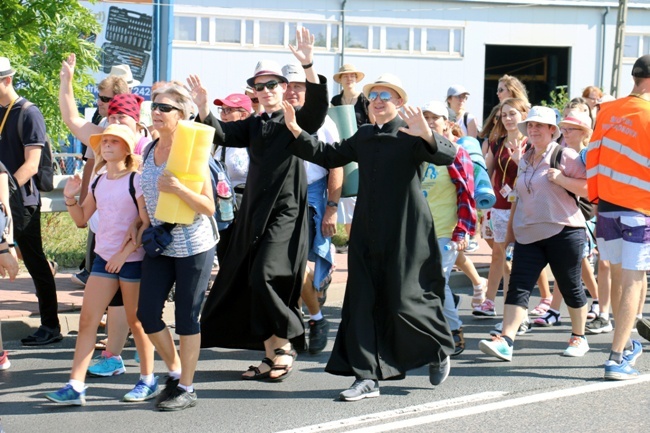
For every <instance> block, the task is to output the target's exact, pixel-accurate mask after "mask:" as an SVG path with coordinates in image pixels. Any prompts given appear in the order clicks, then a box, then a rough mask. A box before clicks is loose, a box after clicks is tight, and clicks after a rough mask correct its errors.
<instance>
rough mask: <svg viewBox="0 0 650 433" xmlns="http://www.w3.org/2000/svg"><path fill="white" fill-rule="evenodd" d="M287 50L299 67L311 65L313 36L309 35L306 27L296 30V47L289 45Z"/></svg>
mask: <svg viewBox="0 0 650 433" xmlns="http://www.w3.org/2000/svg"><path fill="white" fill-rule="evenodd" d="M289 49H290V50H291V52H292V53H293V55H294V56H296V59H298V61H299V62H300V64H301V65H308V64H309V63H312V62H313V60H314V35H312V34H311V33H309V29H307V28H306V27H301V28H299V29H296V47H293V46H292V45H289Z"/></svg>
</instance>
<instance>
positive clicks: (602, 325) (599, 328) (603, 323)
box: [585, 316, 614, 334]
mask: <svg viewBox="0 0 650 433" xmlns="http://www.w3.org/2000/svg"><path fill="white" fill-rule="evenodd" d="M613 329H614V327H613V326H612V321H611V320H610V319H605V318H604V317H603V316H598V317H596V318H595V319H594V320H592V321H591V322H589V323H587V324H586V325H585V332H586V333H587V334H605V333H607V332H612V330H613Z"/></svg>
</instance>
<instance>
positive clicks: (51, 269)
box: [47, 260, 59, 277]
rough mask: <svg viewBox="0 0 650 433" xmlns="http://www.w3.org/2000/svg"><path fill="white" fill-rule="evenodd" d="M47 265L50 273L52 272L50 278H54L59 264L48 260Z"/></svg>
mask: <svg viewBox="0 0 650 433" xmlns="http://www.w3.org/2000/svg"><path fill="white" fill-rule="evenodd" d="M47 264H48V265H50V271H51V272H52V276H53V277H56V273H57V272H59V264H58V263H57V262H55V261H54V260H48V261H47Z"/></svg>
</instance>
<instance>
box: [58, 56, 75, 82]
mask: <svg viewBox="0 0 650 433" xmlns="http://www.w3.org/2000/svg"><path fill="white" fill-rule="evenodd" d="M76 64H77V56H76V55H75V54H74V53H72V54H70V55H69V56H68V58H67V59H65V60H64V61H63V62H62V63H61V73H60V78H61V82H66V83H70V82H72V77H73V76H74V67H75V65H76Z"/></svg>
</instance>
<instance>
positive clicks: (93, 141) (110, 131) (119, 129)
mask: <svg viewBox="0 0 650 433" xmlns="http://www.w3.org/2000/svg"><path fill="white" fill-rule="evenodd" d="M106 135H112V136H115V137H119V138H121V139H122V140H124V142H125V143H126V146H127V148H128V150H129V153H128V154H133V151H134V149H135V134H134V133H133V131H131V129H130V128H129V127H128V126H126V125H121V124H119V123H115V124H112V125H108V126H107V127H106V129H104V131H103V132H102V133H101V134H93V135H91V136H90V147H92V149H93V152H95V155H101V143H102V138H103V137H104V136H106Z"/></svg>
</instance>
